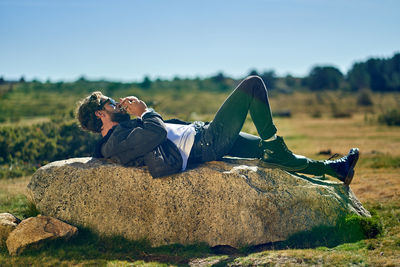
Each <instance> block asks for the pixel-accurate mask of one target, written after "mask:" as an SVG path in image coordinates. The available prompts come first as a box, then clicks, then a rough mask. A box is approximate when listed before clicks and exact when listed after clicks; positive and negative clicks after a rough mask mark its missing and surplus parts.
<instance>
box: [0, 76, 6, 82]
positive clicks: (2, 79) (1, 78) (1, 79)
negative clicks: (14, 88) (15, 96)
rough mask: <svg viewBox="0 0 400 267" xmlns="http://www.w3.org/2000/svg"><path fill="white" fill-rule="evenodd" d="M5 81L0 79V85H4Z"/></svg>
mask: <svg viewBox="0 0 400 267" xmlns="http://www.w3.org/2000/svg"><path fill="white" fill-rule="evenodd" d="M5 82H6V81H5V80H4V78H3V76H1V77H0V84H4V83H5Z"/></svg>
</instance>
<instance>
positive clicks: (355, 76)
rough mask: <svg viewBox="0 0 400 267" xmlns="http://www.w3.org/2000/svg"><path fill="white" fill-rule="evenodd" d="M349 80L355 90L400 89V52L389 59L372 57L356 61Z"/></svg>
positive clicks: (349, 73) (348, 75)
mask: <svg viewBox="0 0 400 267" xmlns="http://www.w3.org/2000/svg"><path fill="white" fill-rule="evenodd" d="M347 80H348V82H349V84H350V86H351V88H352V89H353V90H359V89H363V88H370V89H371V90H373V91H400V53H397V54H395V55H394V56H393V57H392V58H389V59H380V58H370V59H368V60H367V61H366V62H358V63H355V64H354V65H353V67H352V68H351V69H350V70H349V72H348V74H347Z"/></svg>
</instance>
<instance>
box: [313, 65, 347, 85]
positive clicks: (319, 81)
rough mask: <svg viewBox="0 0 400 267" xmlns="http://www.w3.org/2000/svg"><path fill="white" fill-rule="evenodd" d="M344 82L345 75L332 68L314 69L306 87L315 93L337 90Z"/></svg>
mask: <svg viewBox="0 0 400 267" xmlns="http://www.w3.org/2000/svg"><path fill="white" fill-rule="evenodd" d="M342 81H343V74H342V73H341V72H340V70H338V69H337V68H335V67H332V66H316V67H314V68H313V69H312V70H311V72H310V74H309V75H308V77H307V79H306V85H307V86H308V87H309V88H310V89H311V90H313V91H318V90H323V89H329V90H336V89H338V88H339V87H340V83H341V82H342Z"/></svg>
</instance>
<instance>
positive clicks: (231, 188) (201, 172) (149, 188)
mask: <svg viewBox="0 0 400 267" xmlns="http://www.w3.org/2000/svg"><path fill="white" fill-rule="evenodd" d="M28 198H30V200H31V201H32V202H33V203H35V204H36V206H37V208H38V209H39V210H40V211H41V213H42V214H45V215H50V216H53V217H56V218H59V219H61V220H63V221H66V222H68V223H71V224H73V225H76V226H84V227H89V228H91V229H93V230H95V231H96V232H98V233H100V234H104V235H122V236H124V237H125V238H127V239H131V240H137V239H143V238H146V239H147V240H149V241H150V242H151V244H152V245H153V246H158V245H163V244H171V243H180V244H190V243H195V242H206V243H208V244H209V245H210V246H215V245H230V246H233V247H239V246H243V245H256V244H263V243H267V242H274V241H280V240H285V239H287V238H288V237H289V236H290V235H292V234H294V233H296V232H298V231H303V230H310V229H311V228H312V227H314V226H317V225H321V224H324V225H328V226H333V225H335V222H336V220H337V219H338V217H339V216H342V215H345V214H348V213H356V214H359V215H361V216H370V215H369V212H368V211H367V210H365V209H364V208H363V206H362V205H361V203H360V202H359V201H358V200H357V198H356V197H355V196H354V194H353V193H352V191H351V189H350V188H349V187H346V186H344V185H343V184H342V183H336V182H331V181H321V180H316V179H311V178H307V177H299V176H295V175H292V174H289V173H287V172H285V171H282V170H279V169H267V168H262V167H258V166H257V161H249V160H247V161H241V160H232V159H231V160H225V161H214V162H209V163H206V164H203V165H201V166H198V167H197V168H194V169H190V170H188V171H185V172H183V173H179V174H175V175H171V176H168V177H164V178H159V179H153V178H152V177H151V176H150V174H149V173H148V171H147V170H146V169H145V168H126V167H122V166H119V165H117V164H114V163H109V162H106V161H102V160H98V159H92V158H74V159H69V160H63V161H57V162H53V163H50V164H47V165H46V166H43V167H42V168H40V169H39V170H38V171H37V172H36V173H35V174H34V175H33V176H32V179H31V181H30V183H29V185H28Z"/></svg>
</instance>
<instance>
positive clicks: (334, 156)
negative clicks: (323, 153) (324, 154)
mask: <svg viewBox="0 0 400 267" xmlns="http://www.w3.org/2000/svg"><path fill="white" fill-rule="evenodd" d="M339 156H340V155H339V154H338V153H335V154H333V155H332V156H330V157H329V159H328V160H331V159H334V158H337V157H339Z"/></svg>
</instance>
